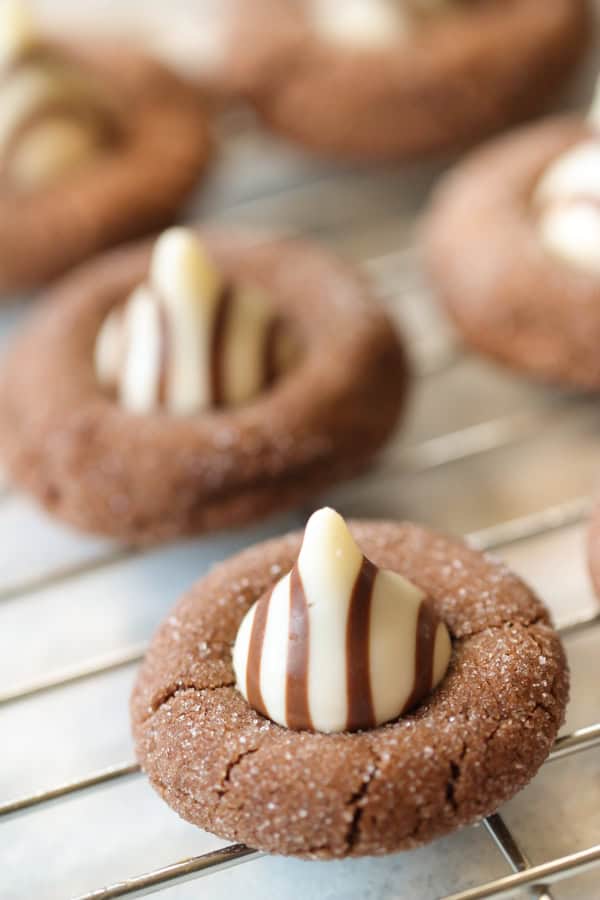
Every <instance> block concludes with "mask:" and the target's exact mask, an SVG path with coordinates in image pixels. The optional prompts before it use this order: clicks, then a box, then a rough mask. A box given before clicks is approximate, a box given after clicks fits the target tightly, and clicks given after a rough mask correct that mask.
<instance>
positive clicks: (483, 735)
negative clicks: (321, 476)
mask: <svg viewBox="0 0 600 900" xmlns="http://www.w3.org/2000/svg"><path fill="white" fill-rule="evenodd" d="M269 598H270V600H269ZM424 621H427V622H428V623H429V625H428V627H427V628H425V627H422V626H423V622H424ZM429 626H430V627H429ZM450 637H451V647H450ZM450 652H451V655H450ZM432 657H433V667H432V665H431V663H432ZM449 657H450V660H449V664H448V658H449ZM417 681H418V682H419V689H418V691H416V692H415V685H416V683H417ZM436 682H437V686H436V687H435V688H434V689H433V690H431V688H432V686H433V684H434V683H436ZM567 695H568V669H567V664H566V660H565V656H564V652H563V649H562V647H561V643H560V638H559V637H558V635H557V634H556V632H555V631H554V629H553V628H552V625H551V622H550V619H549V615H548V612H547V610H546V609H545V608H544V606H543V605H542V603H541V602H540V601H539V600H538V599H537V598H536V597H535V595H534V594H533V593H532V591H531V590H530V589H529V588H528V587H527V586H526V585H525V584H524V583H523V582H522V581H521V580H520V579H519V578H518V577H517V576H515V575H513V574H512V573H511V572H509V571H508V569H507V568H506V566H505V565H503V564H501V563H499V562H497V561H494V560H493V559H491V558H490V557H488V556H486V555H484V554H482V553H480V552H478V551H476V550H474V549H473V548H471V547H468V546H467V545H465V544H464V543H463V542H462V541H460V540H456V539H453V538H450V537H446V536H443V535H440V534H436V533H435V532H433V531H430V530H428V529H426V528H422V527H420V526H418V525H414V524H411V523H406V522H404V523H400V522H382V521H351V522H348V523H347V524H346V523H345V522H344V521H343V520H342V519H341V517H339V516H338V515H337V514H336V513H334V512H333V511H332V510H329V509H324V510H319V511H318V512H317V513H315V514H314V516H312V517H311V519H310V520H309V522H308V524H307V527H306V529H305V531H304V533H302V532H294V533H292V534H287V535H283V536H281V537H277V538H274V539H272V540H269V541H265V542H263V543H260V544H257V545H256V546H253V547H250V548H248V549H246V550H244V551H242V552H241V553H238V554H236V555H235V556H232V557H230V558H228V559H226V560H225V561H224V562H222V563H220V564H219V565H217V566H215V567H214V568H213V569H212V570H211V571H210V572H208V573H207V574H205V575H204V576H203V577H201V578H200V579H199V580H198V581H197V582H196V584H195V585H193V586H192V588H191V589H190V590H189V591H188V592H187V593H186V594H185V595H184V596H183V597H181V598H180V600H179V601H178V602H177V604H176V605H175V607H174V608H173V609H172V610H171V611H170V613H169V615H168V616H167V617H166V618H165V620H164V622H163V623H162V625H161V626H160V627H159V629H158V632H157V634H156V635H155V637H154V638H153V640H152V642H151V644H150V648H149V651H148V653H147V655H146V658H145V660H144V662H143V664H142V667H141V669H140V671H139V673H138V676H137V679H136V683H135V687H134V691H133V695H132V698H131V713H132V724H133V734H134V739H135V747H136V753H137V757H138V759H139V761H140V763H141V765H142V768H143V769H144V771H145V772H146V773H147V774H148V777H149V779H150V781H151V783H152V785H153V787H154V788H155V789H156V791H157V792H158V793H159V794H160V795H161V796H162V797H163V798H164V799H165V801H166V802H167V803H168V804H169V805H170V806H171V807H172V808H173V809H175V810H176V811H177V812H178V813H179V815H181V816H183V818H185V819H187V820H188V821H190V822H192V823H194V824H196V825H198V826H200V827H201V828H205V829H208V830H209V831H211V832H213V833H214V834H217V835H219V837H222V838H224V839H226V840H228V841H235V842H243V843H245V844H247V845H248V846H249V847H253V848H257V849H259V850H263V851H266V852H268V853H284V854H290V855H293V856H299V857H304V858H313V859H314V858H319V859H341V858H345V857H354V856H364V855H368V854H373V855H381V854H383V853H393V852H397V851H399V850H407V849H410V848H413V847H417V846H420V845H422V844H425V843H427V842H428V841H431V840H433V839H434V838H437V837H440V836H441V835H444V834H448V833H450V832H451V831H453V830H455V829H457V828H459V827H461V826H464V825H466V824H472V823H474V822H477V821H479V820H480V819H481V818H482V817H483V816H487V815H490V814H491V813H492V812H494V811H495V810H496V809H497V808H498V806H499V805H500V804H501V803H503V802H505V801H506V800H508V799H509V798H510V797H512V796H513V795H514V794H515V793H516V792H517V791H518V790H519V788H521V787H523V786H524V785H525V784H526V783H527V782H528V781H529V780H530V779H531V778H532V777H533V775H534V774H535V772H536V771H537V769H538V768H539V766H540V765H541V764H542V762H543V761H544V759H545V758H546V757H547V755H548V753H549V751H550V750H551V748H552V746H553V742H554V740H555V738H556V734H557V732H558V729H559V727H560V725H561V722H562V720H563V716H564V710H565V704H566V701H567ZM246 697H247V699H246ZM350 729H355V730H350Z"/></svg>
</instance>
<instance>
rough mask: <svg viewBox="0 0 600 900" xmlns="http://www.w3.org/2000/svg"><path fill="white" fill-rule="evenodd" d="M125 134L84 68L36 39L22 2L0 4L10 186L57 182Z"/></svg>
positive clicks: (2, 167) (0, 136)
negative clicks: (122, 133)
mask: <svg viewBox="0 0 600 900" xmlns="http://www.w3.org/2000/svg"><path fill="white" fill-rule="evenodd" d="M121 132H122V123H121V121H120V113H119V111H118V109H117V105H116V103H115V102H114V101H113V98H111V97H110V96H108V95H107V93H106V91H105V89H104V87H103V85H102V84H101V83H99V81H98V80H97V79H96V78H94V76H92V75H91V74H90V73H89V72H88V71H86V70H85V69H84V67H83V66H81V65H78V64H76V63H75V62H74V61H72V60H71V59H69V58H68V56H67V55H66V54H64V53H62V52H61V51H60V50H59V49H58V48H56V47H51V46H49V45H47V44H46V43H44V42H43V41H42V40H41V39H40V38H39V37H38V35H37V34H36V31H35V28H34V25H33V22H32V20H31V18H30V17H29V15H28V12H27V10H26V8H25V6H24V5H23V4H22V3H20V2H18V0H4V2H3V3H2V4H1V5H0V173H1V174H3V175H4V178H5V180H6V181H7V182H9V183H10V184H11V185H13V186H17V187H18V188H20V189H33V188H36V187H40V186H43V185H46V184H49V183H52V182H53V181H55V180H56V179H58V178H60V177H61V176H64V175H67V174H68V173H69V172H71V171H73V170H74V169H76V168H77V167H79V166H82V165H84V164H86V163H88V162H89V161H90V160H92V159H94V158H95V157H96V156H97V155H98V153H100V152H103V151H105V150H106V149H107V147H109V146H110V145H112V144H113V143H114V142H115V141H116V140H117V139H118V137H119V135H120V134H121Z"/></svg>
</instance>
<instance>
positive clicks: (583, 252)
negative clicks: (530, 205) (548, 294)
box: [534, 89, 600, 275]
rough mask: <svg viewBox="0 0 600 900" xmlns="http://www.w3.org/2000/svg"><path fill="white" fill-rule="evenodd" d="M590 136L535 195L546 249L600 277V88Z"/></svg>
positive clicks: (552, 168) (552, 169) (557, 164)
mask: <svg viewBox="0 0 600 900" xmlns="http://www.w3.org/2000/svg"><path fill="white" fill-rule="evenodd" d="M588 122H589V125H590V133H589V134H588V135H587V136H586V137H585V138H583V139H582V140H580V141H578V142H577V143H576V144H575V145H574V146H572V147H570V148H569V149H568V150H566V151H565V152H564V153H562V154H561V155H560V156H559V157H558V158H557V159H555V160H554V161H553V162H552V163H551V164H550V165H549V166H548V167H547V169H546V170H545V171H544V173H543V175H542V177H541V179H540V180H539V181H538V183H537V185H536V189H535V193H534V204H535V206H536V208H537V210H539V219H538V227H539V234H540V239H541V241H542V243H543V245H544V246H545V247H546V249H547V250H549V251H550V252H551V253H553V254H554V255H555V256H558V257H560V258H561V259H562V260H564V261H565V262H567V263H570V264H571V265H573V266H576V267H578V268H580V269H583V270H585V271H587V272H590V273H591V274H594V275H600V134H598V133H597V132H598V129H599V128H600V90H598V89H597V92H596V97H595V98H594V101H593V103H592V107H591V109H590V113H589V116H588ZM594 132H596V133H594Z"/></svg>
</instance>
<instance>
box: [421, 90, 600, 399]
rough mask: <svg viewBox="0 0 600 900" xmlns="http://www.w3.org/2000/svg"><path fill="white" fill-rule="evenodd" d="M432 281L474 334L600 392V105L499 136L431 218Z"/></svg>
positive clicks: (547, 374)
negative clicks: (582, 112)
mask: <svg viewBox="0 0 600 900" xmlns="http://www.w3.org/2000/svg"><path fill="white" fill-rule="evenodd" d="M424 243H425V251H426V263H427V267H428V269H429V273H430V277H431V280H432V284H433V287H434V289H435V292H436V294H437V297H438V298H439V300H440V302H441V303H442V305H443V307H444V308H445V310H446V311H447V312H448V314H449V316H450V318H451V319H452V321H453V322H454V324H455V325H456V326H457V327H458V329H459V331H460V334H461V336H462V337H463V338H464V340H465V341H466V342H467V343H468V344H469V345H471V346H472V347H474V348H475V349H477V350H480V351H481V352H483V353H485V354H487V355H489V356H492V357H493V358H495V359H497V360H498V361H500V362H502V363H504V364H507V365H509V366H512V367H514V368H516V369H520V370H521V371H523V372H526V373H527V374H528V375H531V376H533V377H535V378H538V379H541V380H545V381H553V382H559V383H563V384H566V385H572V386H575V387H578V388H584V389H587V390H598V389H599V388H600V358H599V356H598V345H599V343H600V101H599V99H598V97H597V98H596V99H595V100H594V102H593V104H592V107H591V110H590V112H589V114H588V116H587V117H585V116H584V115H581V114H579V115H570V116H557V117H552V118H549V119H546V120H545V121H543V122H541V123H539V124H536V125H532V126H529V127H527V128H523V129H521V130H519V131H517V132H515V133H513V134H510V135H507V136H505V137H503V138H501V139H498V140H495V141H492V142H490V143H489V144H488V145H487V146H486V147H484V148H482V149H480V150H477V151H475V152H474V153H473V154H472V155H471V156H470V157H469V158H468V159H467V160H465V161H464V162H462V163H460V164H459V165H458V166H457V167H456V169H455V170H454V171H452V172H451V173H450V174H449V175H447V176H446V177H445V178H444V179H443V181H442V183H441V185H440V186H439V187H438V189H437V190H436V192H435V193H434V196H433V201H432V204H431V207H430V210H429V213H428V214H427V216H426V220H425V224H424Z"/></svg>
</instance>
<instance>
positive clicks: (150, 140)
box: [0, 44, 210, 293]
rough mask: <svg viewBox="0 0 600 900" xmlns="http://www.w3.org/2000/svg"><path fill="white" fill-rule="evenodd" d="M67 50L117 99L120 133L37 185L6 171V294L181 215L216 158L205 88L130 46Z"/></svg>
mask: <svg viewBox="0 0 600 900" xmlns="http://www.w3.org/2000/svg"><path fill="white" fill-rule="evenodd" d="M60 52H61V53H62V54H66V57H67V58H68V59H72V60H74V61H75V62H76V64H77V66H79V67H81V68H82V70H83V71H88V72H90V73H91V74H92V75H93V76H95V77H96V78H97V79H98V81H99V82H100V83H101V84H102V85H103V88H104V90H105V92H106V95H107V97H108V98H114V102H115V106H116V108H117V110H118V111H119V113H120V120H119V123H118V124H119V129H120V133H119V136H118V138H116V139H115V140H114V142H113V143H112V144H111V145H110V146H107V148H106V149H105V151H104V152H103V153H101V154H98V155H96V156H94V157H93V159H91V160H90V161H89V163H86V164H84V165H82V166H80V167H78V168H76V169H74V170H73V172H72V173H70V174H69V175H68V176H65V177H62V178H60V179H57V180H56V181H54V182H52V183H51V184H49V185H47V186H45V187H43V188H37V189H33V190H30V191H21V190H16V189H15V188H14V186H13V185H12V184H11V183H10V181H9V180H8V179H7V178H6V177H0V293H7V292H9V291H19V290H25V289H30V288H33V287H36V286H38V285H40V284H43V283H45V282H46V281H48V280H50V279H52V278H53V277H55V276H56V275H59V274H60V273H62V272H64V271H65V270H66V269H68V268H69V267H71V266H73V265H74V264H76V263H78V262H80V261H81V260H83V259H85V258H86V257H88V256H90V255H92V254H93V253H95V252H97V251H99V250H102V249H104V248H106V247H108V246H111V245H112V244H116V243H119V242H121V241H124V240H127V239H129V238H133V237H136V236H138V235H141V234H147V233H149V232H151V231H153V230H154V229H156V228H158V227H160V226H161V225H163V224H168V223H169V222H171V221H172V220H173V218H174V217H175V215H176V213H177V211H178V210H179V208H180V207H181V205H182V203H183V202H184V200H185V199H186V197H187V196H188V195H189V193H190V191H191V190H192V188H193V187H194V185H195V184H196V182H197V180H198V178H199V176H200V175H201V173H202V171H203V170H204V168H205V166H206V163H207V161H208V157H209V150H210V142H209V134H208V125H207V121H206V117H205V115H204V112H203V109H202V106H201V103H200V100H199V97H198V94H197V92H196V90H195V89H194V88H192V87H191V86H190V85H188V84H187V83H186V82H185V81H184V80H183V79H181V78H180V77H179V76H177V75H175V74H174V73H173V72H171V71H169V70H168V69H167V68H165V67H164V66H163V65H161V64H159V63H158V62H155V61H153V60H152V59H150V58H149V57H146V56H144V55H143V54H141V53H139V52H138V51H136V50H132V49H130V48H120V49H116V48H114V47H113V48H110V49H109V48H107V47H100V46H95V45H90V46H86V45H85V44H82V45H81V46H79V47H78V48H77V49H76V50H75V49H74V48H72V47H69V48H65V47H64V46H62V45H61V47H60Z"/></svg>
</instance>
